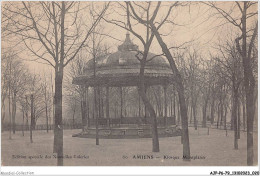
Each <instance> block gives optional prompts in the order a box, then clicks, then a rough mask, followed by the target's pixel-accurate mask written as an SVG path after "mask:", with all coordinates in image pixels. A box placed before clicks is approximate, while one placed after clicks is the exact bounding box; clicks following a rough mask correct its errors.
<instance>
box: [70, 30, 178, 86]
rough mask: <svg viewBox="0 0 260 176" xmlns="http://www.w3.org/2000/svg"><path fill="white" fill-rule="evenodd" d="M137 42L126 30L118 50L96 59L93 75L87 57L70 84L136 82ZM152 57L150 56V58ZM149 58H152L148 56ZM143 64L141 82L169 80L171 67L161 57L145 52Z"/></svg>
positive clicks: (137, 74) (152, 82) (137, 63)
mask: <svg viewBox="0 0 260 176" xmlns="http://www.w3.org/2000/svg"><path fill="white" fill-rule="evenodd" d="M136 50H138V46H137V45H135V44H133V43H132V42H131V40H130V36H129V34H126V39H125V41H124V42H123V44H121V45H119V46H118V51H117V52H115V53H112V54H108V55H107V56H103V57H99V58H97V59H96V78H95V79H94V61H93V59H91V60H89V61H88V62H87V64H86V67H85V68H84V74H83V75H78V76H77V77H75V78H74V79H73V84H78V85H86V86H90V87H93V86H95V85H99V86H111V87H117V86H137V85H138V84H139V72H140V62H139V60H138V59H137V58H136V54H137V52H136ZM152 57H153V58H152ZM151 58H152V59H151ZM149 59H151V60H150V61H148V62H147V63H146V67H145V84H147V85H165V84H169V83H171V82H172V75H173V74H172V71H171V69H170V66H169V63H168V62H167V60H166V59H165V58H164V57H161V56H155V54H153V53H149V54H148V58H147V60H149Z"/></svg>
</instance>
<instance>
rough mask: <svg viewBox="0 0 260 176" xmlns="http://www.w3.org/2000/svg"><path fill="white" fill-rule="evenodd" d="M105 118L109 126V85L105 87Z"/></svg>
mask: <svg viewBox="0 0 260 176" xmlns="http://www.w3.org/2000/svg"><path fill="white" fill-rule="evenodd" d="M106 118H107V123H108V126H109V87H108V86H107V87H106Z"/></svg>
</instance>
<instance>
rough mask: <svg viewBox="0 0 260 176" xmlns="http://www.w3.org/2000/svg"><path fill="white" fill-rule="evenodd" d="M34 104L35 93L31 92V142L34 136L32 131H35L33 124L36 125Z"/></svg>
mask: <svg viewBox="0 0 260 176" xmlns="http://www.w3.org/2000/svg"><path fill="white" fill-rule="evenodd" d="M33 105H34V101H33V94H31V125H30V141H31V143H33V137H32V133H33V132H32V131H33V129H34V128H33V125H34V113H33Z"/></svg>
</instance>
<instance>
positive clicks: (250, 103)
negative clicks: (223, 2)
mask: <svg viewBox="0 0 260 176" xmlns="http://www.w3.org/2000/svg"><path fill="white" fill-rule="evenodd" d="M204 3H205V4H207V5H208V6H210V7H211V8H213V9H215V10H216V11H217V12H218V14H219V15H221V16H222V17H223V18H224V19H226V21H227V22H229V23H230V24H232V25H233V26H235V27H236V28H237V29H238V30H239V31H240V36H239V37H237V38H236V40H235V41H236V49H237V50H238V52H239V53H240V55H241V56H242V61H243V70H244V86H245V92H246V109H247V111H246V113H247V165H253V158H254V153H253V124H254V113H255V106H254V93H255V76H254V74H253V65H252V62H253V61H252V60H253V58H252V50H253V47H254V45H255V41H256V40H257V39H256V36H257V31H258V22H257V19H256V18H257V14H258V12H257V4H258V3H257V2H250V1H245V2H230V3H233V6H232V10H230V9H225V8H222V7H220V6H219V5H220V4H219V3H218V2H204ZM241 40H242V43H240V41H241Z"/></svg>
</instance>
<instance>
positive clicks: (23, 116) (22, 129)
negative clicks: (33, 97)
mask: <svg viewBox="0 0 260 176" xmlns="http://www.w3.org/2000/svg"><path fill="white" fill-rule="evenodd" d="M22 111H23V123H22V134H23V136H24V107H23V109H22Z"/></svg>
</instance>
